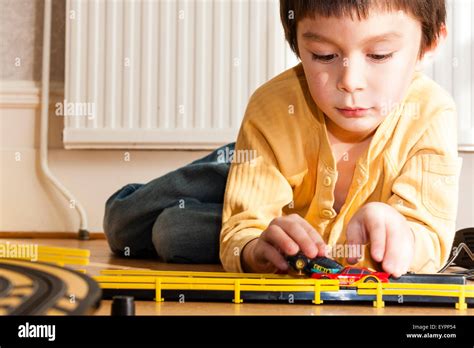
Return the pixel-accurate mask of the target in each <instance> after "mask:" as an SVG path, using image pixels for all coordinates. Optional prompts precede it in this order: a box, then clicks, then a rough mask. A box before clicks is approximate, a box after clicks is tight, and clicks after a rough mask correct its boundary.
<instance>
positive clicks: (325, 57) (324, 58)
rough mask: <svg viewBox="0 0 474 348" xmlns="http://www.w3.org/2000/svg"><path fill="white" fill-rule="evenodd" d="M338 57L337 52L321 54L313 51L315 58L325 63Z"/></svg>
mask: <svg viewBox="0 0 474 348" xmlns="http://www.w3.org/2000/svg"><path fill="white" fill-rule="evenodd" d="M336 57H337V54H327V55H319V54H316V53H313V60H319V61H321V62H324V63H328V62H331V61H333V60H334V59H335V58H336Z"/></svg>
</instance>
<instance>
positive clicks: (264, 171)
mask: <svg viewBox="0 0 474 348" xmlns="http://www.w3.org/2000/svg"><path fill="white" fill-rule="evenodd" d="M259 117H271V116H269V115H264V114H263V113H262V108H260V107H259V105H258V103H256V102H255V100H252V99H251V100H250V102H249V105H248V107H247V110H246V114H245V117H244V120H243V122H242V126H241V128H240V132H239V135H238V138H237V142H236V146H235V151H234V154H233V159H232V164H231V167H230V170H229V175H228V178H227V184H226V191H225V196H224V207H223V212H222V229H221V235H220V259H221V262H222V265H223V266H224V269H225V270H226V271H229V272H243V269H242V265H241V254H242V250H243V248H244V247H245V245H246V244H247V243H249V242H250V241H251V240H253V239H256V238H258V237H259V236H260V234H261V233H262V232H263V230H265V229H266V228H267V227H268V225H269V224H270V222H271V221H272V220H273V219H274V218H276V217H279V216H281V215H282V209H283V207H284V206H285V205H287V204H288V203H290V202H291V201H292V199H293V191H292V188H291V185H290V184H289V182H288V180H287V179H286V178H285V177H284V175H283V174H282V173H281V172H280V170H279V167H278V163H277V160H276V156H275V153H274V148H272V146H271V145H270V144H271V141H270V139H269V136H267V135H265V129H264V128H265V127H263V126H262V125H261V123H259Z"/></svg>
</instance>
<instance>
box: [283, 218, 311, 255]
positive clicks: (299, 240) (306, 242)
mask: <svg viewBox="0 0 474 348" xmlns="http://www.w3.org/2000/svg"><path fill="white" fill-rule="evenodd" d="M278 225H279V226H280V227H281V228H282V229H283V230H284V231H285V232H286V234H287V235H288V236H290V238H291V239H293V241H294V242H295V243H296V244H298V246H299V248H300V250H301V251H302V252H303V254H305V255H306V256H307V257H310V258H314V257H316V255H317V254H318V248H317V246H316V245H315V244H314V242H313V240H312V239H311V237H310V236H309V234H308V232H306V230H305V228H304V227H303V226H302V224H301V222H298V221H297V222H295V221H288V220H287V219H282V220H279V221H278Z"/></svg>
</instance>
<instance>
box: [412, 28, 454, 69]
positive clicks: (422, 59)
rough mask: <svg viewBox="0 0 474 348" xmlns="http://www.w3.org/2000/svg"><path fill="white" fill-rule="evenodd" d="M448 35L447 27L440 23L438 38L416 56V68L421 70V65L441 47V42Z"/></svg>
mask: <svg viewBox="0 0 474 348" xmlns="http://www.w3.org/2000/svg"><path fill="white" fill-rule="evenodd" d="M447 36H448V28H447V27H446V25H444V24H443V25H442V26H441V28H440V30H439V35H438V38H437V39H436V40H435V41H434V42H433V44H432V45H431V46H430V47H427V48H425V50H424V51H423V52H421V54H420V57H419V58H418V62H417V64H416V69H417V70H423V65H424V64H425V63H426V62H428V61H430V60H431V59H432V58H433V56H434V54H435V53H436V51H437V50H438V49H439V48H440V47H441V44H442V43H443V42H444V41H445V40H446V38H447Z"/></svg>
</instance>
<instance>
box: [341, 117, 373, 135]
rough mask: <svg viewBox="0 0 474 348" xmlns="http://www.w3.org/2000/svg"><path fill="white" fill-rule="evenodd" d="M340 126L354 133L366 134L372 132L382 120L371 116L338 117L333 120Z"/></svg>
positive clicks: (343, 129)
mask: <svg viewBox="0 0 474 348" xmlns="http://www.w3.org/2000/svg"><path fill="white" fill-rule="evenodd" d="M332 121H333V123H335V124H336V126H337V127H338V128H340V129H341V130H342V131H345V132H347V133H350V134H354V135H365V134H370V133H372V132H373V131H374V130H375V129H376V128H377V127H378V126H379V125H380V123H381V122H382V119H381V120H377V119H374V118H373V117H370V116H364V117H358V118H350V119H336V120H334V119H333V120H332Z"/></svg>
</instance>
